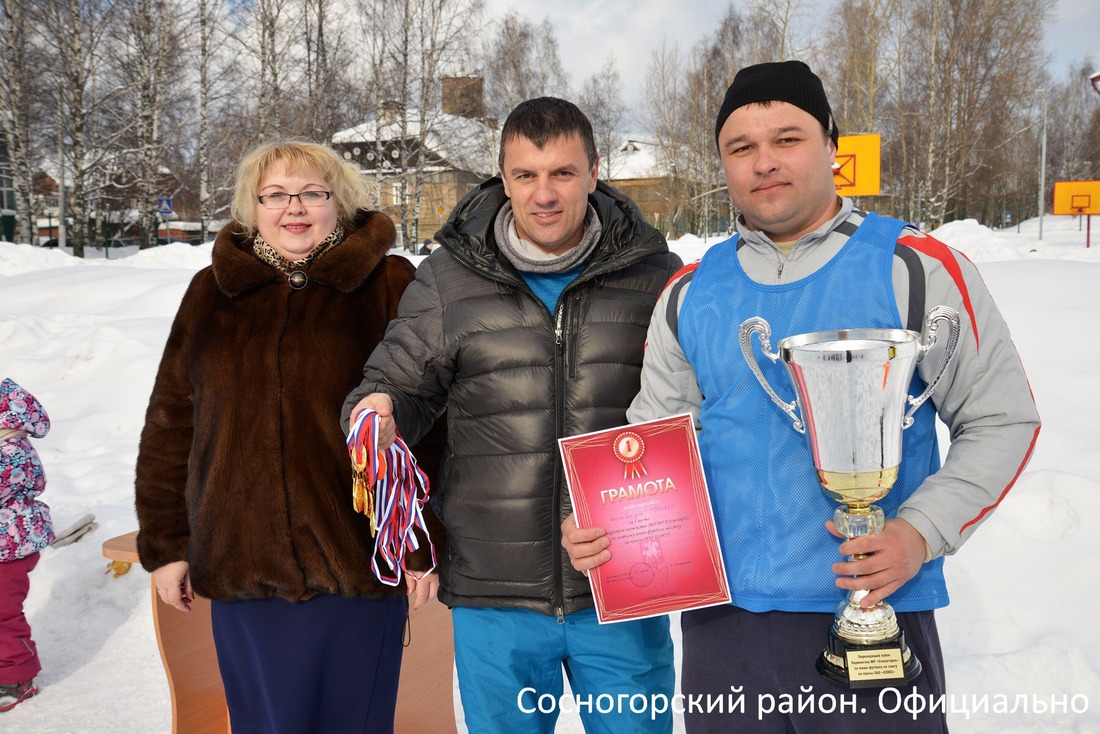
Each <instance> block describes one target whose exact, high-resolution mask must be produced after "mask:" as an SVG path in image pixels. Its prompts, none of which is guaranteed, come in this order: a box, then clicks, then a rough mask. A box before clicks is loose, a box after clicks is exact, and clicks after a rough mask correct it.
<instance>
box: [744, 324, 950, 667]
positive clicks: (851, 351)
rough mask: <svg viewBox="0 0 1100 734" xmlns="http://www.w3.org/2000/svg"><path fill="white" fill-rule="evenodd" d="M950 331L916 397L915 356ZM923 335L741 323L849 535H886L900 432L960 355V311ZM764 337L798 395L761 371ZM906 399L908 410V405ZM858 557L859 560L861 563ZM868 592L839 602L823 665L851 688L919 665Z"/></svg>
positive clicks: (885, 607) (748, 353) (756, 370)
mask: <svg viewBox="0 0 1100 734" xmlns="http://www.w3.org/2000/svg"><path fill="white" fill-rule="evenodd" d="M944 321H945V322H947V324H948V327H949V334H948V337H947V342H946V344H945V348H944V354H943V359H942V361H941V362H940V365H939V369H938V370H937V371H936V374H935V377H934V378H933V379H932V380H931V381H930V382H929V383H928V386H927V388H926V389H925V390H924V392H923V393H921V394H920V395H919V396H918V397H915V398H914V397H910V396H909V385H910V383H911V382H912V379H913V372H914V370H916V367H917V363H919V362H920V361H921V360H923V359H924V356H925V355H926V354H927V353H928V351H929V350H930V349H931V348H932V347H933V345H935V343H936V340H937V333H938V330H939V327H940V322H944ZM923 332H924V333H923V336H922V334H918V333H916V332H914V331H907V330H904V329H848V330H842V331H819V332H814V333H811V334H799V335H797V336H790V337H787V338H786V339H783V340H781V341H780V342H779V343H778V345H777V346H778V348H777V350H776V351H774V352H773V351H772V347H771V327H770V326H769V325H768V322H767V321H765V320H764V319H762V318H760V317H758V316H757V317H754V318H751V319H748V320H746V321H745V322H744V323H742V324H741V328H740V341H741V351H742V353H743V354H744V355H745V360H746V361H747V362H748V365H749V368H750V369H751V370H752V372H753V374H754V375H755V376H756V379H757V381H759V382H760V386H761V387H763V388H764V391H765V392H766V393H767V394H768V397H770V398H771V400H772V402H773V403H775V404H776V405H777V406H778V407H779V409H780V410H782V411H783V412H784V413H786V414H787V415H788V416H789V417H790V418H791V420H792V424H793V428H794V429H795V430H796V431H798V432H799V433H804V434H805V435H806V437H807V439H808V440H809V444H810V451H811V453H812V455H813V462H814V468H815V469H816V470H817V476H818V480H819V481H820V482H821V486H822V488H823V489H824V490H825V494H827V495H828V496H829V497H831V498H832V499H834V500H836V501H837V502H840V503H841V505H840V507H839V508H838V509H837V510H836V513H835V514H834V516H833V522H834V523H835V524H836V527H837V530H839V531H840V533H841V534H842V535H844V536H845V537H846V538H848V539H851V538H856V537H860V536H863V535H873V534H875V533H878V532H881V531H882V528H883V526H884V523H885V517H884V515H883V512H882V509H881V508H879V507H877V506H876V505H874V504H873V503H874V502H876V501H878V500H880V499H882V498H883V497H885V496H886V495H887V493H888V492H889V491H890V489H891V488H892V487H893V485H894V482H895V480H896V479H897V476H898V467H899V465H900V464H901V438H902V431H903V430H904V429H906V428H908V427H909V426H911V425H912V424H913V414H914V413H915V412H916V411H917V409H918V408H919V407H920V406H921V405H922V404H923V403H924V402H925V401H926V400H927V399H928V398H929V396H931V394H932V391H933V390H934V389H935V388H936V385H937V383H939V380H940V378H941V377H942V376H943V373H944V370H946V369H947V366H948V364H949V363H950V362H951V359H952V358H953V357H954V355H955V348H956V346H957V345H958V341H959V313H958V312H957V311H956V310H955V309H953V308H948V307H946V306H937V307H935V308H933V309H932V310H930V311H929V312H928V314H927V315H926V316H925V321H924V329H923ZM754 333H756V334H758V335H759V338H760V343H761V348H762V350H763V354H764V356H765V357H767V358H768V359H770V360H771V361H772V362H777V361H779V360H782V362H783V364H784V365H785V366H786V368H787V375H788V376H789V377H790V381H791V384H792V385H793V387H794V390H795V393H796V395H797V399H796V400H794V401H792V402H786V401H784V400H783V399H782V398H781V397H779V395H778V394H777V393H776V391H775V390H774V389H773V388H772V386H771V385H770V384H769V383H768V380H767V378H766V377H765V376H764V373H763V372H762V371H761V369H760V365H759V364H758V363H757V361H756V355H755V354H754V352H753V347H752V335H753V334H754ZM906 406H908V411H906ZM855 558H856V557H853V560H855ZM867 594H868V592H867V591H852V592H851V593H849V595H848V598H847V599H845V600H844V601H842V602H841V603H840V605H839V606H838V607H837V610H836V618H835V620H834V621H833V625H832V629H831V630H830V632H829V636H828V639H827V642H826V645H825V649H824V651H823V652H822V654H821V655H820V656H819V657H818V661H817V669H818V671H819V672H820V673H821V674H822V675H824V676H825V677H827V678H830V679H832V680H835V681H838V682H840V683H843V684H846V685H848V686H850V687H852V688H865V687H872V686H883V685H890V684H894V683H901V682H908V681H912V680H913V679H914V678H916V677H917V676H918V675H919V674H920V672H921V664H920V661H918V660H917V658H916V656H915V655H913V654H912V653H911V652H910V651H909V648H908V647H907V646H906V644H905V637H904V634H903V632H902V630H901V629H900V628H899V627H898V622H897V617H896V615H895V614H894V610H893V608H891V607H890V605H889V604H887V603H886V602H879V603H878V604H875V605H874V606H871V607H869V608H867V609H864V608H862V607H861V606H860V600H862V599H863V598H864V597H865V596H866V595H867Z"/></svg>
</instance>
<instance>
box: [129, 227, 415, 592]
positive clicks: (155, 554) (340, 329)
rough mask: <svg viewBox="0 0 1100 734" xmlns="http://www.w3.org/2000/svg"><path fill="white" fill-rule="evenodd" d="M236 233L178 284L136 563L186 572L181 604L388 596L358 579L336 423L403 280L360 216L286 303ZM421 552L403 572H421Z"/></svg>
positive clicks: (153, 417)
mask: <svg viewBox="0 0 1100 734" xmlns="http://www.w3.org/2000/svg"><path fill="white" fill-rule="evenodd" d="M236 227H239V225H236V224H230V225H229V226H227V227H226V228H225V229H223V230H222V231H221V232H220V233H219V234H218V236H217V239H216V241H215V243H214V251H213V258H212V264H211V266H210V267H208V268H205V269H203V270H201V271H199V272H198V273H197V274H196V275H195V277H194V279H193V280H192V281H191V285H190V287H189V288H188V289H187V292H186V294H185V295H184V297H183V302H182V303H181V304H180V309H179V312H178V313H177V314H176V319H175V322H174V323H173V324H172V330H171V332H170V334H169V336H168V342H167V344H166V346H165V349H164V356H163V357H162V360H161V364H160V370H159V372H158V374H157V378H156V383H155V385H154V387H153V394H152V397H151V398H150V401H149V408H148V412H147V414H146V422H145V428H144V430H143V432H142V435H141V446H140V451H139V454H138V461H137V480H136V507H137V515H138V521H139V525H140V531H139V534H138V553H139V555H140V557H141V563H142V565H143V566H144V567H145V568H146V569H148V570H150V571H151V570H155V569H157V568H159V567H160V566H163V565H165V564H166V563H170V562H172V561H179V560H186V561H189V563H190V574H191V581H192V585H193V587H194V590H195V592H196V593H198V594H201V595H202V596H206V597H209V598H212V599H219V600H225V601H228V600H238V599H255V598H266V597H272V596H277V597H282V598H284V599H288V600H298V599H303V598H308V597H309V596H312V595H313V594H316V593H328V594H337V595H340V596H345V597H375V596H380V595H384V594H389V593H397V591H398V590H400V591H403V590H404V584H402V585H401V586H400V587H398V589H397V590H391V589H389V588H388V587H385V586H383V585H381V584H380V583H379V582H378V580H377V579H376V578H375V577H374V574H373V573H372V572H371V568H370V555H371V551H372V549H373V540H372V538H371V536H370V531H369V523H368V520H367V518H366V517H364V516H362V515H358V514H356V513H355V512H354V511H353V510H352V501H351V465H350V462H349V459H348V454H347V450H346V448H345V444H344V436H343V434H342V432H341V427H340V424H339V415H340V405H341V403H342V402H343V400H344V397H345V396H346V395H347V393H348V391H349V390H351V389H352V388H353V387H355V385H356V384H358V382H359V379H360V377H361V375H362V367H363V363H364V362H365V361H366V359H367V357H368V356H369V355H370V353H371V351H372V350H373V349H374V346H375V345H376V344H377V343H378V342H379V341H380V340H381V339H382V335H383V333H384V331H385V329H386V325H387V324H388V323H389V321H390V319H392V318H393V317H394V315H396V313H397V304H398V301H399V300H400V298H401V293H402V292H403V291H404V290H405V286H407V285H408V284H409V283H410V282H411V281H412V279H413V274H414V269H413V267H412V265H411V264H410V263H409V262H408V261H407V260H405V259H404V258H401V257H392V256H387V255H386V251H387V250H388V249H389V248H390V247H391V246H392V245H393V242H394V237H395V232H394V227H393V224H392V223H391V222H390V220H389V219H388V218H387V217H386V216H385V215H383V214H380V213H378V212H368V211H361V212H359V213H358V215H357V216H356V218H355V219H354V220H353V221H352V222H351V223H350V224H349V225H348V227H347V231H348V234H347V237H346V238H345V240H344V241H343V242H342V243H340V244H339V245H337V246H336V247H334V248H333V249H332V250H330V251H328V252H327V253H325V254H324V255H323V256H322V257H320V258H318V259H317V260H316V261H315V262H313V263H311V264H310V265H308V266H306V267H305V268H304V269H303V270H304V272H305V273H306V275H307V276H308V278H309V281H308V283H307V284H306V286H305V287H304V288H301V289H300V290H295V289H292V288H291V287H290V285H289V284H288V279H287V276H286V274H284V273H281V272H279V271H278V270H276V269H274V268H272V267H271V266H269V265H267V264H266V263H264V262H262V261H261V260H260V259H259V258H257V257H256V255H255V254H254V253H253V252H252V247H251V239H250V238H247V237H244V236H241V235H239V234H236V233H235V228H236ZM419 454H420V452H418V456H419ZM423 458H424V459H428V461H427V462H425V463H427V464H434V461H432V459H435V458H436V457H435V456H431V457H429V456H424V457H423ZM424 468H425V469H426V470H427V471H428V473H429V476H433V475H434V471H433V470H434V466H425V467H424ZM426 547H427V545H426V544H422V548H421V551H420V552H419V553H418V557H417V558H415V559H414V560H413V561H412V562H411V563H410V565H411V566H413V567H416V568H421V569H422V568H424V567H425V566H424V564H425V555H424V550H425V549H426Z"/></svg>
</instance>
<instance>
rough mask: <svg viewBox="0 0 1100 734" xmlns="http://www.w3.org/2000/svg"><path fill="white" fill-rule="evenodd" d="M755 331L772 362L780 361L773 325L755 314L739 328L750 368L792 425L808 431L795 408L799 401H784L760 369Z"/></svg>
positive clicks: (799, 430) (799, 429)
mask: <svg viewBox="0 0 1100 734" xmlns="http://www.w3.org/2000/svg"><path fill="white" fill-rule="evenodd" d="M753 332H755V333H757V334H759V335H760V348H761V350H762V351H763V352H764V356H765V357H767V358H768V359H770V360H771V361H772V362H778V361H779V352H773V351H772V344H771V335H772V327H771V326H770V325H769V324H768V322H767V321H765V320H764V319H762V318H761V317H759V316H753V317H752V318H751V319H746V320H745V321H744V322H742V324H741V328H740V330H739V337H740V341H741V353H742V354H744V355H745V361H746V362H748V363H749V369H751V370H752V373H753V374H754V375H755V376H756V381H757V382H759V383H760V387H762V388H764V392H766V393H767V394H768V397H769V398H771V399H772V402H773V403H775V404H776V405H777V406H778V407H779V409H780V410H782V411H783V412H784V413H786V414H787V415H788V416H789V417H790V419H791V420H792V421H794V422H793V424H792V427H793V428H794V430H796V431H798V432H799V433H805V432H806V426H805V424H804V423H803V422H802V419H801V418H799V417H798V414H797V413H796V412H795V410H796V409H797V408H798V401H797V400H795V401H793V402H790V403H785V402H783V399H782V398H781V397H779V395H778V394H776V392H775V390H773V389H772V386H771V384H770V383H769V382H768V378H767V377H765V376H764V373H763V372H762V371H761V370H760V365H759V364H757V362H756V355H755V354H754V353H753V351H752V335H753Z"/></svg>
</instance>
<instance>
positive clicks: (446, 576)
mask: <svg viewBox="0 0 1100 734" xmlns="http://www.w3.org/2000/svg"><path fill="white" fill-rule="evenodd" d="M498 162H499V165H500V170H501V178H493V179H490V180H489V181H486V182H485V183H483V184H482V185H481V186H480V187H478V188H477V189H475V190H474V191H472V192H470V194H469V195H467V196H466V197H465V199H463V200H462V201H461V202H460V203H459V204H458V206H457V207H456V208H455V211H454V213H453V214H452V216H451V219H450V221H448V222H447V224H446V225H444V227H443V228H442V229H441V230H440V231H439V232H438V233H437V234H436V237H435V239H436V241H437V242H439V243H440V245H442V247H440V248H439V249H437V250H436V251H434V252H433V253H432V254H431V256H430V257H429V258H428V259H427V260H425V261H424V262H423V263H422V264H421V265H420V268H419V269H418V271H417V275H416V281H415V282H414V283H413V284H412V285H411V286H409V288H408V290H407V291H406V292H405V295H404V296H403V297H402V299H401V306H400V311H399V314H398V318H397V319H396V320H395V321H394V322H393V323H392V324H391V326H390V329H389V331H388V332H387V334H386V338H385V340H384V341H383V342H382V343H381V344H380V345H379V346H378V348H377V349H376V350H375V351H374V353H373V354H372V355H371V357H370V359H369V360H368V361H367V364H366V366H365V368H364V379H363V382H362V384H361V385H360V386H359V387H358V388H357V389H356V390H354V391H353V392H352V393H351V394H350V395H349V396H348V400H347V402H346V404H345V406H344V415H343V419H344V421H345V425H347V422H348V420H349V419H351V418H354V416H355V415H356V414H357V413H358V412H359V411H360V410H361V409H363V408H365V407H370V408H372V409H374V410H376V411H377V412H378V413H379V416H380V417H381V418H382V423H381V426H380V433H381V441H382V443H383V444H384V445H388V443H389V442H390V441H392V438H393V435H394V431H395V425H394V421H395V420H396V428H398V429H400V432H401V435H402V436H403V437H404V438H405V439H406V440H410V441H412V442H415V441H417V440H418V439H419V438H420V436H422V435H423V434H424V433H425V432H426V431H427V430H428V428H429V427H430V426H431V424H432V422H433V421H434V420H435V419H436V418H437V417H439V416H440V415H441V414H442V413H443V412H444V410H445V411H446V415H447V424H448V429H449V439H448V445H447V455H446V457H445V461H444V468H443V470H442V472H441V479H440V481H439V483H438V486H437V487H435V488H433V497H434V505H433V506H434V507H435V508H436V512H437V514H438V515H439V516H440V518H441V519H442V521H443V524H444V525H445V526H446V529H447V534H448V537H447V550H446V554H445V557H444V558H443V559H442V562H441V565H440V574H441V576H442V579H441V588H440V592H439V596H440V599H441V600H443V601H444V602H445V603H446V604H447V605H448V606H450V607H452V609H453V620H454V630H455V656H456V663H457V666H458V674H459V687H460V691H461V695H462V703H463V709H464V711H465V715H466V723H467V725H468V726H469V729H470V731H471V732H508V733H509V734H514V733H515V732H524V731H532V732H534V731H547V730H550V729H552V728H553V721H554V719H555V718H556V717H557V712H558V707H557V706H554V707H551V708H553V709H554V710H553V711H551V712H550V713H545V711H544V709H545V708H546V706H545V703H544V701H545V699H543V700H541V701H540V697H542V696H545V695H546V694H550V695H551V696H553V697H554V698H555V699H559V700H560V695H561V692H562V669H563V667H564V670H565V673H566V674H567V675H568V676H569V680H570V684H571V687H572V690H573V692H574V694H575V695H576V696H577V697H578V700H579V701H580V702H581V704H582V705H580V706H579V707H578V709H579V710H580V711H581V713H582V718H583V719H584V723H585V727H586V729H587V730H589V731H607V732H650V731H652V732H670V731H671V730H672V719H671V715H670V713H669V712H668V711H667V710H666V711H664V712H656V713H654V714H653V716H652V717H651V711H649V710H648V709H647V710H646V711H644V713H642V714H640V715H639V714H637V713H634V714H632V713H631V708H630V707H629V706H628V705H627V703H626V702H627V701H628V700H630V699H631V696H635V695H636V694H643V695H645V696H646V697H647V699H648V700H651V701H652V700H654V699H653V698H649V697H651V696H653V697H657V700H659V699H660V697H661V696H667V697H671V696H672V695H673V692H674V671H673V654H672V643H671V640H670V637H669V624H668V618H667V617H657V618H652V619H645V620H640V621H634V622H623V623H619V624H614V625H605V626H602V627H601V626H599V625H598V622H597V620H596V616H595V612H594V610H593V609H592V597H591V590H590V587H589V584H588V581H587V579H585V577H584V576H583V575H582V574H580V573H579V572H577V571H575V570H574V569H573V568H572V567H571V565H570V563H569V558H568V556H566V555H565V553H564V551H563V550H562V548H561V545H560V528H559V526H560V523H561V521H562V520H563V519H564V518H566V517H567V516H569V514H570V513H571V507H570V503H569V497H568V493H567V492H566V489H565V483H564V477H563V471H562V466H561V462H560V460H559V458H558V450H557V443H556V440H557V439H558V438H561V437H564V436H574V435H578V434H582V433H586V432H589V431H597V430H601V429H605V428H610V427H613V426H617V425H621V424H623V423H625V422H626V409H627V406H629V405H630V401H631V399H632V398H633V397H634V395H635V394H636V393H637V391H638V387H639V375H640V373H641V366H642V355H643V346H644V341H645V335H646V330H647V328H648V325H649V320H650V316H651V314H652V312H653V307H654V305H655V304H656V302H657V297H658V295H659V294H660V291H661V289H662V288H663V286H664V285H665V283H666V282H667V281H668V280H669V278H670V277H671V276H672V275H673V274H674V273H675V272H676V271H677V269H678V268H679V267H680V265H681V262H680V259H679V258H678V257H677V256H676V255H674V254H671V253H670V252H669V251H668V245H667V244H666V243H665V240H664V238H663V237H662V236H661V235H660V233H659V232H657V231H656V230H655V229H654V228H653V227H651V226H650V225H648V224H647V223H646V222H645V221H644V219H643V218H642V215H641V213H640V212H639V211H638V209H637V207H636V206H635V205H634V203H633V202H631V201H630V200H629V199H628V198H627V197H625V196H624V195H623V194H622V193H620V192H619V191H617V190H615V189H614V188H612V187H610V186H607V185H605V184H603V183H600V182H598V181H597V180H596V174H597V171H598V163H599V159H598V156H597V154H596V149H595V143H594V141H593V135H592V127H591V124H590V123H589V121H588V119H587V118H586V117H585V116H584V115H583V113H581V111H580V110H579V109H577V108H576V106H575V105H573V104H571V103H569V102H566V101H564V100H560V99H554V98H539V99H533V100H529V101H527V102H524V103H522V104H520V105H519V106H518V107H517V108H516V109H515V110H513V111H512V113H511V114H510V115H509V116H508V119H507V120H506V121H505V123H504V128H503V130H502V132H501V149H500V158H499V161H498ZM419 583H420V584H425V583H426V584H428V585H429V588H431V585H432V584H433V583H434V582H433V580H432V579H431V578H430V577H428V578H427V579H423V580H421V581H420V582H419ZM423 596H424V595H423V590H421V594H419V595H418V598H423ZM604 694H606V696H605V695H604ZM586 700H587V701H588V702H589V703H592V705H591V706H588V705H585V704H584V702H585V701H586ZM666 700H667V699H666ZM608 701H611V702H613V704H612V705H610V706H608V705H606V704H607V702H608ZM597 703H599V705H596V704H597ZM653 708H654V709H655V710H656V709H658V708H662V706H661V705H660V704H659V703H658V705H657V706H654V707H653ZM664 708H666V709H667V708H668V707H664ZM608 709H611V710H610V712H608Z"/></svg>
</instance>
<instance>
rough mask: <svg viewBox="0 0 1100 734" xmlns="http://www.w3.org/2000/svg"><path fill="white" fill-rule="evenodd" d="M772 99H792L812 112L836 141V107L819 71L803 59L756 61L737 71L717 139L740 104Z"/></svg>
mask: <svg viewBox="0 0 1100 734" xmlns="http://www.w3.org/2000/svg"><path fill="white" fill-rule="evenodd" d="M771 101H776V102H789V103H791V104H793V105H794V106H795V107H798V108H800V109H803V110H805V111H806V112H808V113H810V114H811V115H813V116H814V117H815V118H816V119H817V121H818V122H820V123H821V127H823V128H824V129H825V131H826V133H828V134H829V137H831V138H832V139H833V144H834V145H835V144H836V143H837V139H838V138H839V137H840V132H839V131H838V130H837V127H836V123H835V122H834V121H833V111H832V109H831V108H830V107H829V99H828V98H827V97H826V96H825V87H824V86H822V84H821V80H820V79H818V77H817V75H816V74H814V73H813V72H812V71H810V67H809V66H806V64H804V63H803V62H801V61H776V62H770V63H767V64H756V65H755V66H746V67H745V68H743V69H741V70H740V71H739V72H737V76H735V77H734V78H733V84H731V85H730V88H729V89H727V90H726V98H725V99H724V100H722V109H721V110H719V111H718V122H717V123H715V125H714V142H715V143H717V142H718V133H720V132H721V131H722V125H724V124H726V119H727V118H728V117H729V116H730V115H731V114H733V111H734V110H736V109H737V108H738V107H744V106H745V105H747V104H752V103H753V102H771Z"/></svg>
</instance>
